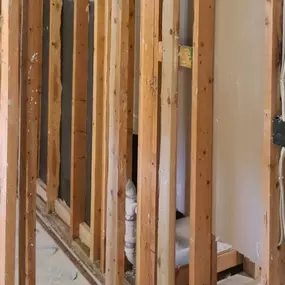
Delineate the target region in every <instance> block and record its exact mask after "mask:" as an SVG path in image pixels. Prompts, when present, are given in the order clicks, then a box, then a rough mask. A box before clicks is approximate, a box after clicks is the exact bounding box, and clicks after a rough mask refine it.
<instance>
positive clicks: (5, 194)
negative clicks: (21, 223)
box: [0, 0, 20, 285]
mask: <svg viewBox="0 0 285 285" xmlns="http://www.w3.org/2000/svg"><path fill="white" fill-rule="evenodd" d="M19 20H20V1H19V0H13V1H8V0H2V1H1V104H0V132H1V140H0V188H1V191H0V228H1V231H0V284H1V285H11V284H15V235H16V192H17V166H18V143H19V141H18V138H19V137H18V135H19V131H18V130H19V26H20V22H19Z"/></svg>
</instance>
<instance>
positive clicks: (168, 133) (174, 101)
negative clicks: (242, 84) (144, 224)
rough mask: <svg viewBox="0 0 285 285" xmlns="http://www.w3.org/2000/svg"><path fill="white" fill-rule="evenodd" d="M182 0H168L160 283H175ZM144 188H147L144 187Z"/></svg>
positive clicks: (162, 120)
mask: <svg viewBox="0 0 285 285" xmlns="http://www.w3.org/2000/svg"><path fill="white" fill-rule="evenodd" d="M179 12H180V2H179V1H176V0H164V2H163V10H162V76H161V96H160V98H161V100H160V104H161V106H160V108H161V116H160V155H159V220H158V257H157V259H158V265H157V284H158V285H167V284H168V285H174V284H175V269H174V268H175V242H176V233H175V226H176V191H174V189H175V188H176V161H177V153H176V151H177V108H178V67H179V60H178V58H179V14H180V13H179ZM143 192H144V191H143Z"/></svg>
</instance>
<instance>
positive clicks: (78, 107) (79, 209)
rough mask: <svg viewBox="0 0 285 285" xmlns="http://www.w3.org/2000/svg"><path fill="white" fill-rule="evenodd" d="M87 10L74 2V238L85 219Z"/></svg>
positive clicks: (83, 0)
mask: <svg viewBox="0 0 285 285" xmlns="http://www.w3.org/2000/svg"><path fill="white" fill-rule="evenodd" d="M88 12H89V11H88V0H80V1H79V0H76V1H74V27H73V76H72V123H71V178H70V182H71V183H70V191H71V192H70V198H71V199H70V201H71V203H70V210H71V225H70V226H71V228H70V230H71V235H72V236H73V237H78V235H79V225H80V223H82V222H83V221H84V218H85V188H86V168H87V164H86V155H87V154H86V143H87V140H86V128H87V125H86V117H87V78H88Z"/></svg>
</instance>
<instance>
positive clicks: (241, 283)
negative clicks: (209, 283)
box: [218, 274, 260, 285]
mask: <svg viewBox="0 0 285 285" xmlns="http://www.w3.org/2000/svg"><path fill="white" fill-rule="evenodd" d="M218 285H260V283H259V282H258V281H256V280H253V279H251V278H249V277H246V276H244V275H242V274H237V275H234V276H231V277H229V278H227V279H225V280H222V281H220V282H218Z"/></svg>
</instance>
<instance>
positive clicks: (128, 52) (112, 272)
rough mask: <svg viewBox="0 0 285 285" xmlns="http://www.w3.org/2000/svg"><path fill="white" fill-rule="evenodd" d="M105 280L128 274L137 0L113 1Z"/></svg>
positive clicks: (113, 281)
mask: <svg viewBox="0 0 285 285" xmlns="http://www.w3.org/2000/svg"><path fill="white" fill-rule="evenodd" d="M111 19H112V20H111V43H112V44H111V45H110V48H111V49H110V81H109V120H110V121H109V163H108V164H109V172H108V191H107V221H106V222H107V224H106V226H107V237H106V240H107V251H106V284H107V285H111V284H112V285H115V284H116V285H121V284H123V282H124V276H125V254H124V248H125V186H126V183H127V180H128V178H130V177H131V165H132V157H131V156H132V131H133V130H132V119H133V76H134V75H133V72H134V70H133V69H134V57H133V46H134V45H133V41H134V1H133V0H123V1H121V2H119V1H117V0H113V1H112V18H111Z"/></svg>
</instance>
